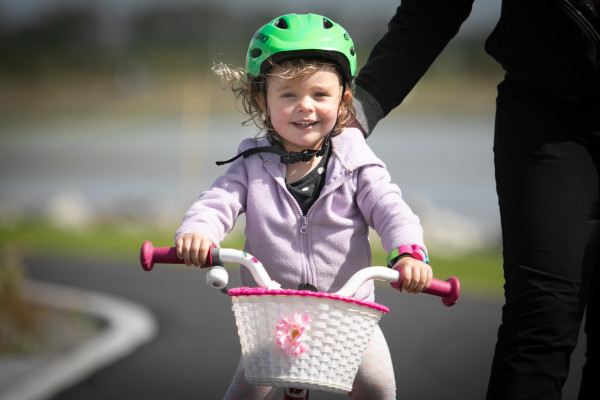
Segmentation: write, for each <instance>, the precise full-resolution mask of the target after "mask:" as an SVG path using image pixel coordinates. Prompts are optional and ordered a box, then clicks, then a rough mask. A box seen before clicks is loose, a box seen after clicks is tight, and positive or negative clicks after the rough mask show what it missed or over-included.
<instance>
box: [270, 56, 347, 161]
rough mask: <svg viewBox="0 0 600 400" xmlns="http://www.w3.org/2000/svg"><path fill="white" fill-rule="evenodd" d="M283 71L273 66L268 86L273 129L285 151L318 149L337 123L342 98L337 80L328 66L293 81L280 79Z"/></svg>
mask: <svg viewBox="0 0 600 400" xmlns="http://www.w3.org/2000/svg"><path fill="white" fill-rule="evenodd" d="M284 71H285V70H284V69H283V68H281V67H273V69H272V70H271V71H270V75H269V80H268V83H267V104H268V107H269V115H270V117H271V123H272V125H273V128H274V129H275V131H276V132H277V133H278V134H279V136H281V138H282V141H283V146H284V148H285V150H286V151H301V150H303V149H318V148H320V146H321V142H322V141H323V139H324V138H325V137H326V136H327V134H328V133H329V132H331V130H332V129H333V127H334V125H335V122H336V120H337V116H338V112H339V111H338V110H339V106H340V100H341V96H342V86H341V83H340V78H339V76H338V74H337V73H336V71H335V69H334V68H333V67H331V66H329V65H324V66H323V67H322V68H321V69H319V70H318V71H316V72H313V73H311V74H308V75H306V76H303V77H299V78H296V79H289V78H284V77H282V76H280V75H281V73H282V72H284Z"/></svg>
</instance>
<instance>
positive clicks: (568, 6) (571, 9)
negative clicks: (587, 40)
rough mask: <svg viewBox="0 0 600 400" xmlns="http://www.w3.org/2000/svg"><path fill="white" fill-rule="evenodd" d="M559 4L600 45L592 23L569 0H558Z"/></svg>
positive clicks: (598, 35)
mask: <svg viewBox="0 0 600 400" xmlns="http://www.w3.org/2000/svg"><path fill="white" fill-rule="evenodd" d="M559 4H560V6H561V7H562V8H563V9H564V10H565V11H566V12H567V14H569V15H570V16H571V17H573V19H575V20H576V21H577V22H579V23H580V24H581V26H582V27H583V29H584V30H585V31H586V32H587V33H589V34H590V35H591V36H592V38H593V39H594V40H596V42H597V43H596V44H599V45H600V34H599V33H598V31H597V30H596V29H595V28H594V25H592V23H591V22H590V21H589V20H588V19H587V18H586V17H585V16H584V15H583V14H582V13H581V11H579V10H578V9H577V7H575V6H574V5H573V4H572V3H571V2H570V1H569V0H559Z"/></svg>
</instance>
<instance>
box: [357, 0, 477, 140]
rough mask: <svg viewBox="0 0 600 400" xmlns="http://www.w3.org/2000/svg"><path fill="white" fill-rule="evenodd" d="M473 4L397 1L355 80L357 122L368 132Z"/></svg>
mask: <svg viewBox="0 0 600 400" xmlns="http://www.w3.org/2000/svg"><path fill="white" fill-rule="evenodd" d="M472 4H473V0H453V1H448V0H402V3H401V4H400V6H399V7H398V8H397V10H396V14H395V15H394V16H393V17H392V19H391V20H390V22H389V24H388V31H387V33H386V34H385V35H384V36H383V37H382V38H381V39H380V40H379V42H378V43H377V44H376V45H375V46H374V47H373V49H372V51H371V54H370V55H369V58H368V60H367V62H366V64H365V65H364V66H363V67H362V68H361V70H360V72H359V74H358V76H357V77H356V85H357V87H356V93H355V107H356V109H357V120H358V122H359V123H360V124H361V126H362V127H363V129H364V130H365V131H366V132H367V134H370V133H371V131H372V129H373V128H374V127H375V125H376V124H377V122H378V121H379V120H380V119H381V118H383V117H385V116H386V115H387V114H388V113H389V112H390V111H391V110H392V109H394V108H395V107H397V106H398V105H399V104H400V103H401V102H402V101H403V100H404V98H405V97H406V96H407V95H408V93H409V92H410V91H411V90H412V88H413V87H414V86H415V85H416V84H417V82H418V81H419V79H421V77H422V76H423V75H424V74H425V72H426V71H427V69H428V68H429V67H430V66H431V64H432V63H433V61H434V60H435V59H436V58H437V56H438V55H439V54H440V53H441V52H442V50H443V49H444V48H445V47H446V45H447V44H448V42H449V41H450V40H451V39H452V38H453V37H454V36H455V35H456V33H457V32H458V30H459V28H460V26H461V25H462V23H463V22H464V21H465V20H466V19H467V17H468V16H469V14H470V13H471V7H472Z"/></svg>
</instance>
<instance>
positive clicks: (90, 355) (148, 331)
mask: <svg viewBox="0 0 600 400" xmlns="http://www.w3.org/2000/svg"><path fill="white" fill-rule="evenodd" d="M25 295H26V297H27V299H28V301H30V302H32V303H37V304H42V305H45V306H49V307H54V308H59V309H63V310H67V311H77V312H81V313H83V314H87V315H91V316H93V317H97V318H99V319H101V320H102V321H105V322H106V326H105V327H103V329H102V330H101V331H100V332H99V333H98V334H97V335H95V336H94V337H92V338H91V339H89V340H87V341H85V342H83V343H81V344H79V345H77V346H75V347H73V348H71V349H69V350H68V351H66V352H64V353H62V354H60V355H59V356H56V357H52V358H51V359H48V360H32V361H31V363H30V364H31V365H25V366H23V365H19V366H18V368H17V369H18V370H19V371H16V374H15V375H16V376H15V377H14V378H12V379H10V383H9V384H5V385H3V386H0V399H2V400H44V399H49V398H51V397H52V396H54V395H55V394H57V393H58V392H60V391H61V390H63V389H65V388H67V387H69V386H72V385H73V384H75V383H77V382H79V381H81V380H83V379H84V378H86V377H87V376H89V375H91V374H92V373H93V372H95V371H97V370H99V369H101V368H103V367H105V366H107V365H108V364H111V363H113V362H115V361H116V360H118V359H120V358H122V357H124V356H126V355H127V354H130V353H131V352H133V351H134V350H135V349H137V348H138V347H140V346H141V345H143V344H145V343H147V342H149V341H150V340H152V339H153V338H154V337H155V336H156V333H157V330H158V329H157V323H156V320H155V318H154V316H153V315H152V314H151V313H150V312H149V311H148V310H147V309H146V308H144V307H142V306H141V305H139V304H136V303H133V302H131V301H129V300H125V299H122V298H118V297H115V296H110V295H107V294H101V293H98V292H90V291H85V290H81V289H75V288H71V287H66V286H61V285H56V284H50V283H41V282H28V283H27V286H26V289H25ZM28 363H29V362H27V361H26V362H25V364H28ZM0 370H2V366H1V365H0Z"/></svg>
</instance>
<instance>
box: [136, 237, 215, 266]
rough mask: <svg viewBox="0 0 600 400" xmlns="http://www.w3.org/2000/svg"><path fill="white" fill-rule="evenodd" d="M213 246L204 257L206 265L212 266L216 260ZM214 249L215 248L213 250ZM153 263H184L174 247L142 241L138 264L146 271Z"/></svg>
mask: <svg viewBox="0 0 600 400" xmlns="http://www.w3.org/2000/svg"><path fill="white" fill-rule="evenodd" d="M215 249H216V248H215V246H214V245H213V246H211V248H210V251H209V252H208V257H207V259H206V261H207V263H206V265H209V266H212V265H213V261H214V260H216V257H217V256H216V255H215V254H213V250H215ZM215 251H216V250H215ZM155 263H159V264H184V263H185V261H183V260H182V259H181V258H179V257H177V249H176V248H175V247H154V246H152V243H150V242H144V243H143V244H142V248H141V249H140V264H142V268H144V269H145V270H146V271H151V270H152V268H153V267H154V264H155Z"/></svg>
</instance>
